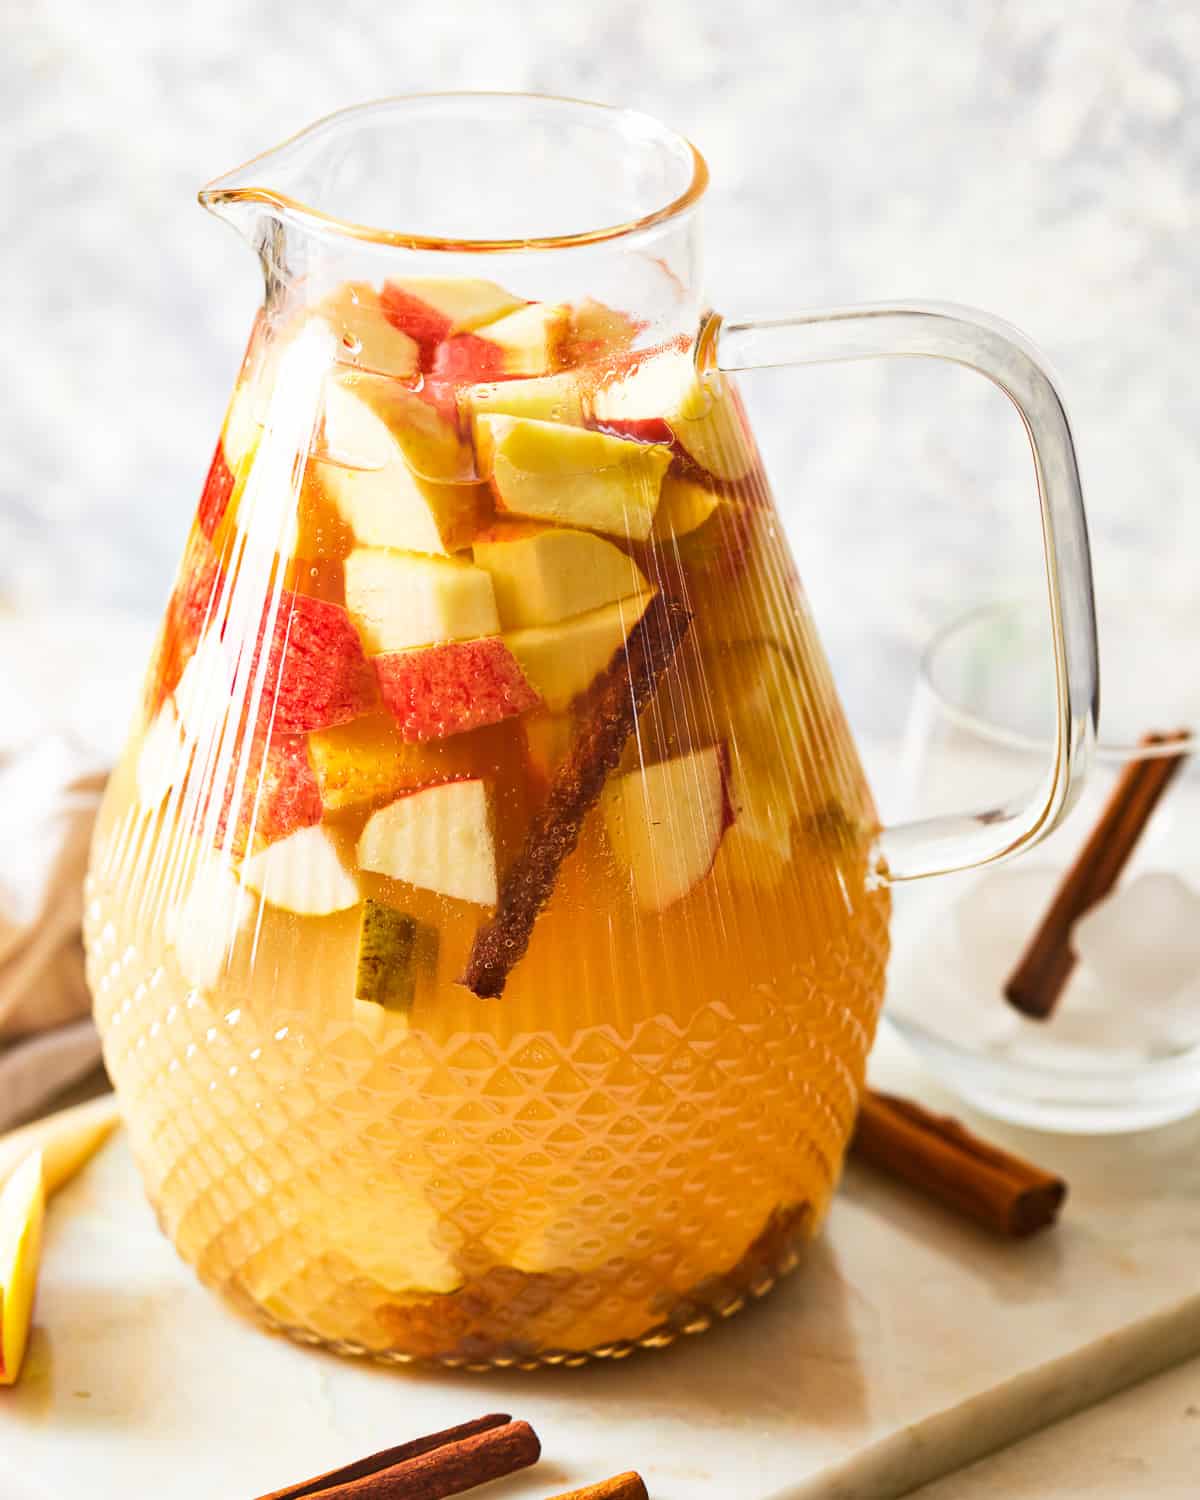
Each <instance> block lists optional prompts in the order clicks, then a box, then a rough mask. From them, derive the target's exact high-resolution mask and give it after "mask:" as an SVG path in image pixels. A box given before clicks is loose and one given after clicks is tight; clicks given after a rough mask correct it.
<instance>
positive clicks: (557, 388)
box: [458, 370, 583, 427]
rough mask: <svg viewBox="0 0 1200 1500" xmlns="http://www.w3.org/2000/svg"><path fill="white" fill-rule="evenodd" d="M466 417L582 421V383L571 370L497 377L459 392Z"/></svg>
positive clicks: (577, 422)
mask: <svg viewBox="0 0 1200 1500" xmlns="http://www.w3.org/2000/svg"><path fill="white" fill-rule="evenodd" d="M458 404H459V409H460V411H461V412H462V413H463V417H464V420H467V419H469V420H470V421H472V422H474V420H475V418H476V417H484V416H500V417H532V418H533V419H534V421H537V422H571V423H574V425H575V426H576V427H578V426H580V425H581V424H582V422H583V399H582V397H581V395H580V392H579V382H578V381H577V380H576V378H575V376H574V375H573V374H571V373H570V371H567V370H564V371H563V372H562V373H561V374H558V375H539V376H536V377H535V378H533V379H530V380H497V381H495V382H485V383H483V384H478V385H469V386H467V387H466V388H465V389H464V390H462V391H461V392H460V393H459V403H458Z"/></svg>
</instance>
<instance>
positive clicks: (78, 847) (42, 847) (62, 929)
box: [0, 734, 106, 1130]
mask: <svg viewBox="0 0 1200 1500" xmlns="http://www.w3.org/2000/svg"><path fill="white" fill-rule="evenodd" d="M105 774H106V773H105V771H104V770H103V769H102V768H101V767H100V766H99V765H98V764H97V755H96V752H95V750H94V749H91V748H88V747H86V746H84V745H82V744H81V743H80V742H79V741H77V740H75V739H74V738H72V737H71V736H70V735H67V734H47V735H44V736H41V737H39V738H37V739H35V740H32V741H29V742H27V743H26V744H25V745H24V746H23V747H22V748H20V749H11V750H9V751H8V752H7V753H5V752H3V751H0V1130H3V1129H6V1128H7V1127H8V1126H9V1125H11V1124H12V1123H13V1122H14V1121H15V1120H17V1119H20V1118H22V1117H23V1116H25V1115H28V1114H32V1113H34V1112H35V1111H36V1110H37V1109H38V1108H39V1106H41V1105H42V1104H44V1103H45V1102H46V1101H47V1100H48V1099H49V1098H50V1097H51V1096H52V1095H53V1094H55V1093H57V1092H58V1091H59V1090H60V1089H63V1088H65V1087H66V1086H67V1085H68V1084H70V1083H72V1082H74V1081H75V1080H76V1079H77V1078H80V1077H82V1075H83V1074H84V1073H86V1072H88V1071H89V1070H90V1069H91V1068H92V1067H94V1066H95V1064H96V1063H97V1062H98V1060H99V1057H100V1044H99V1040H98V1038H97V1036H96V1032H95V1028H94V1027H93V1026H92V1023H91V1020H90V1019H89V1013H90V1010H91V999H90V996H89V994H88V990H87V985H86V983H85V981H84V973H83V947H82V943H81V939H80V922H81V918H82V914H83V878H84V874H85V872H86V868H87V856H88V843H89V840H90V838H91V832H92V824H93V822H94V821H95V816H96V809H97V807H98V806H99V801H100V794H101V792H102V790H103V788H104V781H105Z"/></svg>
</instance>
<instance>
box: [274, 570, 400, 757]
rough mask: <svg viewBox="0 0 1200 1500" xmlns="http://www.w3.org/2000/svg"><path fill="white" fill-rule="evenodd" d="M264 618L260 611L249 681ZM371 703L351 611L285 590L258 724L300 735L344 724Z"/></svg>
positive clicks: (370, 682) (372, 691)
mask: <svg viewBox="0 0 1200 1500" xmlns="http://www.w3.org/2000/svg"><path fill="white" fill-rule="evenodd" d="M268 623H269V615H264V618H263V621H262V625H261V628H260V632H259V641H258V645H257V647H256V650H255V660H254V665H253V667H252V668H251V678H250V680H251V683H252V684H253V682H254V680H255V677H256V675H257V670H258V665H259V661H258V658H259V655H260V653H261V651H262V641H263V637H264V635H265V633H266V630H267V627H268ZM374 702H375V684H374V679H373V676H372V673H371V669H370V665H369V663H368V662H367V659H366V656H365V655H364V654H363V648H362V643H361V642H360V640H359V638H358V632H357V631H356V630H355V628H354V626H353V624H352V623H351V621H350V616H349V615H348V614H347V613H346V611H345V610H344V609H343V608H342V607H341V605H339V604H332V603H330V602H328V601H327V600H324V599H313V598H310V597H309V596H308V595H307V594H294V593H292V592H291V591H290V590H288V589H284V590H283V591H282V592H281V594H280V597H279V602H278V609H277V612H276V615H275V619H274V622H273V628H272V632H271V643H270V648H269V651H268V655H267V665H266V674H265V677H264V680H263V695H262V700H261V706H260V723H262V724H263V725H264V726H266V725H270V726H271V728H272V730H273V731H274V732H275V733H277V734H303V733H306V732H308V731H309V730H313V729H329V728H331V727H332V726H333V725H335V724H345V723H347V722H348V721H349V720H351V719H355V718H357V717H358V716H359V714H362V713H366V712H367V710H368V709H369V708H370V707H371V705H372V704H373V703H374Z"/></svg>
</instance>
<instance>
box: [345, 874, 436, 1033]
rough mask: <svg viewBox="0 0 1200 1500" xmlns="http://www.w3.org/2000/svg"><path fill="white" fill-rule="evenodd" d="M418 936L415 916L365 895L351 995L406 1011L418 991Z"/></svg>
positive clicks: (388, 1007) (420, 945) (419, 943)
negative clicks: (352, 992) (352, 993)
mask: <svg viewBox="0 0 1200 1500" xmlns="http://www.w3.org/2000/svg"><path fill="white" fill-rule="evenodd" d="M421 937H422V934H421V932H420V929H419V926H418V923H417V921H416V918H415V917H410V916H409V915H408V913H407V912H403V911H397V910H396V908H395V907H394V906H385V905H384V903H383V902H382V901H374V900H372V899H371V898H370V897H368V898H367V900H366V901H364V902H363V907H362V925H361V926H360V928H359V934H358V961H357V966H356V969H355V976H354V998H355V999H356V1000H364V1001H368V1002H370V1003H371V1004H372V1005H380V1006H382V1007H383V1008H384V1010H390V1011H396V1012H398V1013H401V1014H407V1012H408V1011H410V1010H411V1009H412V1004H413V1000H414V999H415V997H416V993H417V966H418V962H419V956H420V953H421V947H422V944H421V941H420V939H421Z"/></svg>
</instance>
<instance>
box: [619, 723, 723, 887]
mask: <svg viewBox="0 0 1200 1500" xmlns="http://www.w3.org/2000/svg"><path fill="white" fill-rule="evenodd" d="M603 800H604V818H605V825H606V827H607V830H608V839H609V845H610V847H611V848H612V851H613V854H614V856H615V857H616V859H617V861H618V863H619V864H620V865H621V866H622V867H623V868H624V869H626V870H628V871H629V873H630V876H631V878H632V880H633V888H634V894H635V895H636V897H637V902H638V905H639V906H640V907H641V908H642V909H643V910H644V911H665V910H666V909H667V907H669V906H672V905H674V903H675V902H676V901H680V900H682V899H683V897H684V896H686V895H687V894H688V892H689V891H691V890H692V889H693V888H694V887H695V886H697V885H698V884H699V883H700V881H701V880H703V879H704V877H705V876H706V875H707V874H708V872H709V871H710V870H711V869H712V867H713V862H714V860H715V859H716V857H717V850H718V849H719V848H720V847H721V840H722V838H723V837H724V835H725V830H726V829H727V828H728V827H729V826H730V825H731V824H732V822H733V808H732V804H731V802H730V796H729V756H728V752H727V749H726V747H725V746H724V745H723V744H721V745H709V746H707V747H706V748H705V749H703V750H693V751H691V752H689V753H688V754H687V755H680V756H677V757H676V758H675V759H673V760H665V761H659V762H658V763H657V764H656V765H652V766H645V767H643V768H642V769H641V770H639V771H632V772H630V773H629V774H628V775H627V776H620V777H617V778H616V779H615V780H613V781H611V782H610V783H609V785H608V786H607V787H606V788H605V790H604V799H603Z"/></svg>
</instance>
